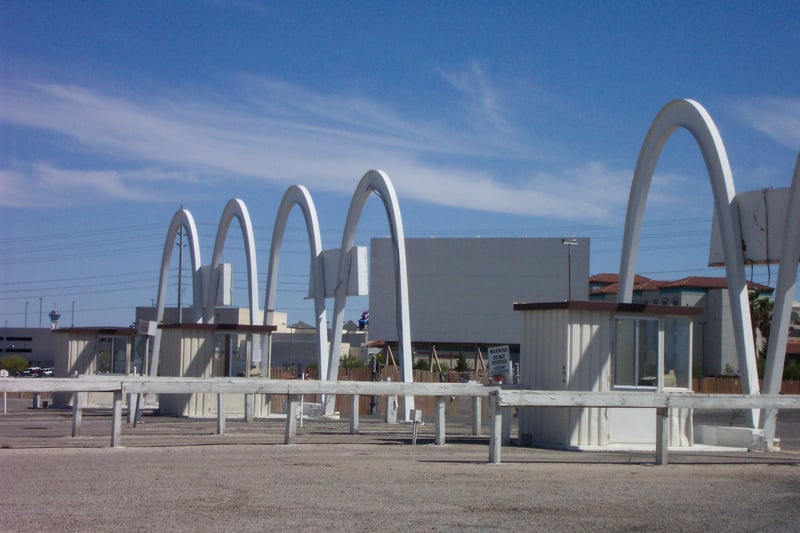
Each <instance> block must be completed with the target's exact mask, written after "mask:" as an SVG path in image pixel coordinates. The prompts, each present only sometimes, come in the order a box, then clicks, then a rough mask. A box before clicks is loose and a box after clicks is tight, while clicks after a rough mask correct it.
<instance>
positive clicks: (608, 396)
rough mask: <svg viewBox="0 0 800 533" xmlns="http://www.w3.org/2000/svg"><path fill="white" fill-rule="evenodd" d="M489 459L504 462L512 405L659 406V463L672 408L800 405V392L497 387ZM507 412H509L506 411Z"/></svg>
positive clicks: (664, 455)
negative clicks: (506, 418)
mask: <svg viewBox="0 0 800 533" xmlns="http://www.w3.org/2000/svg"><path fill="white" fill-rule="evenodd" d="M489 405H490V408H491V416H492V422H491V432H490V436H489V462H490V463H499V462H500V449H501V444H502V442H503V441H504V440H506V439H504V438H503V423H502V419H503V416H504V411H507V409H508V408H511V407H606V408H626V407H627V408H650V409H655V410H656V464H659V465H664V464H667V462H668V457H667V453H668V447H669V443H668V435H669V412H670V409H673V408H676V409H677V408H691V409H766V408H775V409H800V395H796V394H794V395H783V394H781V395H777V394H694V393H689V392H628V391H625V392H623V391H610V392H592V391H534V390H497V391H492V392H491V393H490V396H489ZM505 415H506V416H507V413H505Z"/></svg>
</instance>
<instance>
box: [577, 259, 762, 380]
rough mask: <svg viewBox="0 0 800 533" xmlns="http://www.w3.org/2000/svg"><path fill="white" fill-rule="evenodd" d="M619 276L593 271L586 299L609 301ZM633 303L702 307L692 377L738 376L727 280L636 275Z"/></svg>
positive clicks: (751, 286) (614, 295)
mask: <svg viewBox="0 0 800 533" xmlns="http://www.w3.org/2000/svg"><path fill="white" fill-rule="evenodd" d="M618 282H619V275H617V274H607V273H606V274H596V275H594V276H592V277H590V278H589V291H590V292H589V298H590V299H591V300H595V301H606V302H613V301H616V299H617V291H618V288H619V283H618ZM747 286H748V290H750V291H754V292H755V293H756V294H757V295H759V296H765V295H771V294H772V292H773V290H774V289H772V288H771V287H768V286H766V285H761V284H759V283H752V282H751V283H748V284H747ZM632 301H633V303H649V304H657V305H674V306H691V307H700V308H702V309H703V315H702V317H699V318H698V319H696V320H695V327H694V342H693V351H694V367H693V369H692V374H693V375H694V376H695V377H702V376H721V375H738V374H739V363H738V359H737V356H736V345H735V343H734V335H733V327H734V326H733V318H732V316H731V310H730V303H729V297H728V283H727V280H726V279H725V278H721V277H704V276H689V277H686V278H683V279H679V280H673V281H661V280H653V279H650V278H646V277H644V276H639V275H637V276H636V277H635V279H634V285H633V299H632Z"/></svg>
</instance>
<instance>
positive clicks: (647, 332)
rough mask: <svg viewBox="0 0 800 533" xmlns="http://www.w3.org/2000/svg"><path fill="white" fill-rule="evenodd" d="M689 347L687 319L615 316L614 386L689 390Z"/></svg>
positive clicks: (690, 338) (689, 326)
mask: <svg viewBox="0 0 800 533" xmlns="http://www.w3.org/2000/svg"><path fill="white" fill-rule="evenodd" d="M691 347H692V326H691V321H690V320H687V319H684V318H666V317H665V318H661V319H658V318H640V317H632V316H631V317H617V318H616V320H615V338H614V361H613V370H614V386H616V387H643V388H658V389H659V390H660V389H664V388H683V389H689V388H691V379H692V376H691V360H692V352H691Z"/></svg>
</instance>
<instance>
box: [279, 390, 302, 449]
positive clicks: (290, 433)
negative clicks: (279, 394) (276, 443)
mask: <svg viewBox="0 0 800 533" xmlns="http://www.w3.org/2000/svg"><path fill="white" fill-rule="evenodd" d="M299 410H300V402H298V401H297V396H295V395H289V398H288V409H287V410H286V434H285V436H284V438H283V443H284V444H294V437H295V435H296V434H297V413H298V411H299ZM301 416H302V415H301Z"/></svg>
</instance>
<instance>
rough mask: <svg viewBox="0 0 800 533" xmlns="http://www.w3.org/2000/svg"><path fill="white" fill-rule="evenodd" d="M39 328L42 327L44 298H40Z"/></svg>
mask: <svg viewBox="0 0 800 533" xmlns="http://www.w3.org/2000/svg"><path fill="white" fill-rule="evenodd" d="M39 327H40V328H41V327H42V297H41V296H39Z"/></svg>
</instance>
